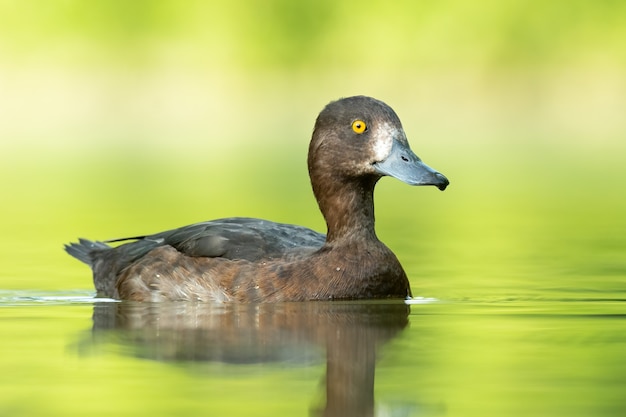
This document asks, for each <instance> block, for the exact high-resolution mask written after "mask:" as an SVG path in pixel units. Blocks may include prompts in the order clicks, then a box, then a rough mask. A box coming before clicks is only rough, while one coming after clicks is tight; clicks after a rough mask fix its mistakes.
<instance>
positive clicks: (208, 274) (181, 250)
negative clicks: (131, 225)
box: [66, 96, 449, 302]
mask: <svg viewBox="0 0 626 417" xmlns="http://www.w3.org/2000/svg"><path fill="white" fill-rule="evenodd" d="M308 165H309V175H310V177H311V184H312V187H313V192H314V194H315V197H316V199H317V202H318V204H319V208H320V211H321V212H322V214H323V215H324V218H325V220H326V224H327V235H326V236H324V235H322V234H320V233H317V232H314V231H312V230H310V229H307V228H304V227H301V226H294V225H287V224H281V223H274V222H270V221H266V220H259V219H248V218H229V219H222V220H215V221H209V222H204V223H197V224H194V225H190V226H185V227H181V228H179V229H174V230H170V231H166V232H162V233H157V234H154V235H149V236H140V237H134V238H129V239H122V240H134V241H132V242H129V243H126V244H123V245H120V246H118V247H115V248H112V247H110V246H108V245H106V244H105V243H102V242H91V241H88V240H85V239H81V240H80V241H79V243H72V244H69V245H66V250H67V252H68V253H69V254H71V255H72V256H74V257H76V258H78V259H79V260H81V261H83V262H85V263H87V264H88V265H89V266H90V267H91V268H92V270H93V275H94V284H95V287H96V290H97V291H98V296H103V297H113V298H119V299H125V300H136V301H163V300H199V301H215V302H278V301H305V300H328V299H366V298H367V299H373V298H389V297H392V298H404V297H407V296H409V295H410V288H409V282H408V279H407V277H406V274H405V272H404V270H403V269H402V266H401V265H400V263H399V261H398V259H397V258H396V256H395V255H394V254H393V253H392V252H391V250H389V248H387V247H386V246H385V245H384V244H383V243H382V242H380V240H378V238H377V237H376V232H375V230H374V198H373V193H374V187H375V185H376V182H377V181H378V180H379V179H380V178H381V177H382V176H384V175H389V176H393V177H396V178H398V179H400V180H402V181H404V182H406V183H408V184H411V185H434V186H436V187H438V188H439V189H441V190H444V189H445V188H446V187H447V185H448V184H449V182H448V180H447V179H446V178H445V177H444V176H443V175H441V174H440V173H438V172H436V171H434V170H433V169H432V168H430V167H428V166H427V165H425V164H423V163H422V162H421V160H420V159H419V158H418V157H417V156H416V155H415V154H414V153H413V152H412V151H411V150H410V148H409V145H408V142H407V140H406V136H405V134H404V130H403V129H402V125H401V123H400V120H399V119H398V117H397V115H396V114H395V113H394V111H393V110H392V109H391V108H390V107H389V106H387V105H386V104H384V103H382V102H380V101H378V100H375V99H373V98H370V97H364V96H357V97H349V98H345V99H341V100H338V101H335V102H332V103H330V104H328V105H327V106H326V107H325V108H324V110H322V112H321V113H320V115H319V116H318V118H317V121H316V123H315V128H314V131H313V137H312V139H311V143H310V146H309V156H308Z"/></svg>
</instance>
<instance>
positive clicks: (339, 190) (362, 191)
mask: <svg viewBox="0 0 626 417" xmlns="http://www.w3.org/2000/svg"><path fill="white" fill-rule="evenodd" d="M376 181H378V178H374V177H372V178H358V179H350V180H347V181H336V179H335V181H327V182H324V181H321V182H314V185H313V192H314V194H315V197H316V199H317V203H318V204H319V207H320V210H321V212H322V214H323V216H324V219H325V220H326V226H327V228H328V231H327V234H326V243H333V242H336V241H339V240H349V239H354V238H359V239H363V238H365V239H372V240H378V238H377V237H376V232H375V230H374V186H375V185H376ZM320 183H321V184H324V185H323V186H320V185H317V186H316V185H315V184H320Z"/></svg>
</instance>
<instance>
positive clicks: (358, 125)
mask: <svg viewBox="0 0 626 417" xmlns="http://www.w3.org/2000/svg"><path fill="white" fill-rule="evenodd" d="M365 129H367V125H366V124H365V122H364V121H363V120H355V121H354V122H352V130H354V133H358V134H359V135H360V134H361V133H363V132H365Z"/></svg>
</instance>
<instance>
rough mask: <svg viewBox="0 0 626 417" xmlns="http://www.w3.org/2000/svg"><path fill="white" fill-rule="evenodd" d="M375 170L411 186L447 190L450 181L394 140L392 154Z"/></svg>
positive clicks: (375, 165)
mask: <svg viewBox="0 0 626 417" xmlns="http://www.w3.org/2000/svg"><path fill="white" fill-rule="evenodd" d="M374 169H375V170H376V171H378V173H380V174H381V175H388V176H390V177H394V178H397V179H399V180H400V181H403V182H406V183H407V184H409V185H434V186H435V187H437V188H439V189H440V190H441V191H443V190H445V189H446V187H447V186H448V184H450V181H448V179H447V178H446V177H445V176H444V175H443V174H441V173H439V172H437V171H435V170H434V169H432V168H431V167H429V166H428V165H426V164H425V163H423V162H422V160H421V159H420V158H419V157H418V156H417V155H415V154H414V153H413V151H412V150H411V148H409V146H408V144H406V145H405V144H403V143H401V142H399V141H398V140H394V141H393V144H392V145H391V152H390V153H389V155H388V156H387V158H385V159H384V160H382V161H380V162H375V163H374Z"/></svg>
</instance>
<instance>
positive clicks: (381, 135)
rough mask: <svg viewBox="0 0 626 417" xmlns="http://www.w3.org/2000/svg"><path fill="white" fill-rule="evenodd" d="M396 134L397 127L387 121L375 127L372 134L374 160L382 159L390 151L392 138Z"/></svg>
mask: <svg viewBox="0 0 626 417" xmlns="http://www.w3.org/2000/svg"><path fill="white" fill-rule="evenodd" d="M397 134H398V128H396V127H393V126H391V125H390V124H389V123H383V124H382V125H380V126H379V127H378V129H376V133H375V135H374V158H376V162H379V161H384V160H385V159H387V157H388V156H389V154H390V153H391V145H392V144H393V138H394V136H395V135H397Z"/></svg>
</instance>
